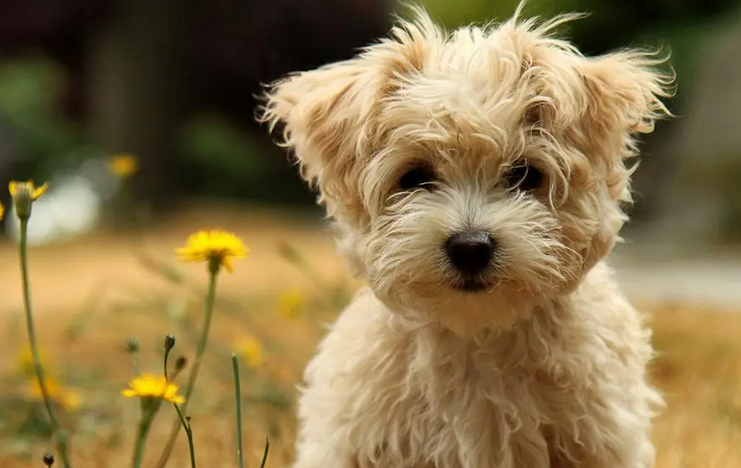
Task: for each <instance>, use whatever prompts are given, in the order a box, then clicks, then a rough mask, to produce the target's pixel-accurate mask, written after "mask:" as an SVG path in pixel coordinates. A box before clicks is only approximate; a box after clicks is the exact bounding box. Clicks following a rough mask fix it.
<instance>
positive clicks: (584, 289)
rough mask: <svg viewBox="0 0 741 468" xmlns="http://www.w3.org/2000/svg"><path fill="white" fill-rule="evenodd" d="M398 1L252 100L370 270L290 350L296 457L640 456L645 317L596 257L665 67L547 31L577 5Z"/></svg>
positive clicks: (618, 461)
mask: <svg viewBox="0 0 741 468" xmlns="http://www.w3.org/2000/svg"><path fill="white" fill-rule="evenodd" d="M415 12H416V13H415V17H414V19H412V20H411V21H399V23H398V25H397V26H395V27H394V28H393V30H392V31H391V34H390V35H389V37H388V38H387V39H383V40H381V41H379V42H378V43H376V44H373V45H371V46H369V47H367V48H366V49H365V50H363V51H362V53H360V54H359V55H358V56H356V57H355V58H353V59H351V60H347V61H344V62H339V63H335V64H331V65H328V66H325V67H322V68H319V69H316V70H311V71H305V72H301V73H296V74H293V75H291V76H288V77H286V78H285V79H282V80H280V81H278V82H276V83H274V84H273V85H272V86H271V87H270V88H269V89H268V91H267V93H266V96H265V97H266V100H265V106H264V108H263V109H262V112H261V115H260V119H261V120H262V121H263V122H266V123H267V124H268V125H269V126H270V128H271V130H274V129H277V128H280V130H281V132H282V136H283V138H282V144H283V145H285V146H286V147H288V148H290V149H291V150H292V151H293V152H294V154H295V156H296V158H297V161H298V163H299V166H300V171H301V175H302V176H303V177H304V178H305V179H306V180H307V181H308V182H309V183H310V184H312V185H313V186H315V187H317V188H318V190H319V202H320V203H321V204H323V205H324V206H325V207H326V210H327V213H328V216H329V217H330V218H331V220H332V221H333V223H334V225H335V226H336V228H337V234H338V243H339V247H340V252H341V253H342V254H343V256H344V257H345V258H347V259H348V260H349V263H350V265H351V266H352V268H353V270H354V272H355V273H356V274H357V275H358V276H360V277H362V278H364V279H366V280H367V281H368V288H367V289H365V290H364V291H362V292H361V293H360V294H359V295H358V296H357V297H356V298H355V300H354V301H353V302H352V304H351V305H350V306H349V307H348V308H347V309H346V310H345V311H344V312H343V314H342V316H341V317H340V319H339V320H338V322H337V323H336V324H335V325H334V327H333V328H332V330H331V332H330V333H329V335H328V336H327V338H326V339H325V340H324V341H323V343H322V344H321V346H320V349H319V352H318V354H317V355H316V357H315V358H314V359H313V360H312V362H311V363H310V365H309V367H308V369H307V373H306V383H305V387H304V390H303V396H302V399H301V404H300V414H299V416H300V419H301V423H302V425H301V431H300V437H299V441H298V460H297V464H296V466H297V468H319V467H322V468H325V467H348V468H349V467H379V468H385V467H390V466H397V467H420V468H422V467H425V468H426V467H437V468H453V467H461V468H464V467H465V468H479V467H481V468H483V467H493V466H496V467H499V468H514V467H527V468H530V467H533V468H539V467H544V468H545V467H590V468H608V467H609V468H636V467H643V468H647V467H649V466H651V465H652V463H653V458H654V452H653V447H652V445H651V442H650V440H649V426H650V418H651V417H652V416H653V414H654V412H655V410H656V409H658V408H659V407H660V406H661V398H660V396H659V395H658V394H657V393H656V392H655V391H654V390H653V389H652V388H651V387H650V386H649V385H648V383H647V382H646V377H645V366H646V364H647V362H648V361H649V360H650V359H651V357H652V351H651V346H650V344H649V332H648V331H647V330H646V329H645V327H644V325H643V323H642V320H641V316H640V314H639V313H638V312H637V311H635V310H634V309H633V308H632V307H631V306H630V305H629V304H628V302H627V301H626V300H625V299H624V298H623V296H622V295H621V293H620V291H619V290H618V289H617V287H616V286H615V282H614V280H613V279H612V277H611V272H610V270H609V268H608V267H607V266H605V264H604V261H603V259H604V258H605V257H606V256H607V254H608V253H609V252H610V250H611V249H612V247H613V245H614V243H615V242H616V241H617V240H618V233H619V231H620V228H621V227H622V225H623V223H624V222H625V220H626V216H625V214H624V213H623V211H622V210H621V206H622V205H623V204H625V203H629V202H630V201H631V196H630V190H629V188H630V187H629V179H630V174H631V171H632V169H631V168H630V167H628V165H627V163H626V161H627V160H628V159H630V158H632V157H634V156H635V155H636V154H637V146H636V139H635V137H636V135H638V134H640V133H647V132H650V131H652V129H653V125H654V122H655V121H656V120H658V119H660V118H663V117H665V116H668V115H669V112H668V110H667V108H666V107H665V105H664V103H663V101H662V100H663V99H664V98H666V97H668V96H669V95H670V93H671V90H670V85H671V84H672V81H673V77H672V76H671V75H670V74H668V73H665V72H663V71H661V66H662V65H663V63H664V60H663V59H662V58H660V57H659V56H658V55H657V54H655V53H652V52H646V51H640V50H623V51H620V52H615V53H612V54H608V55H605V56H600V57H584V56H583V55H582V54H581V53H580V52H579V51H578V50H577V49H576V48H575V47H574V46H573V45H572V44H570V43H569V42H567V41H565V40H563V39H560V38H558V37H557V36H556V35H555V33H554V31H555V30H556V29H557V28H558V27H559V26H560V25H562V24H563V23H565V22H568V21H571V20H574V19H576V18H577V17H579V15H562V16H559V17H556V18H554V19H552V20H549V21H544V22H538V21H536V20H533V19H523V18H522V11H521V8H518V11H517V13H516V14H515V16H514V17H513V18H512V19H510V20H508V21H505V22H503V23H501V24H493V25H490V26H486V27H476V26H470V27H464V28H461V29H457V30H455V31H450V32H449V31H445V30H443V29H442V28H440V27H438V26H437V25H435V24H434V23H433V21H432V20H431V19H430V18H429V17H428V16H427V15H426V13H424V11H423V10H421V9H416V10H415ZM471 232H473V233H484V234H483V235H484V236H485V238H486V239H489V240H488V241H487V242H489V244H487V245H489V246H490V247H491V249H492V250H493V255H492V259H491V260H490V261H489V262H488V263H487V265H486V266H485V267H483V268H481V269H478V270H476V271H475V272H474V271H463V270H461V267H460V266H459V265H458V266H456V265H457V264H456V262H455V261H453V257H452V256H451V255H452V254H451V251H450V249H449V248H448V247H446V245H449V244H448V243H449V241H450V239H451V238H452V237H453V236H454V235H456V234H457V233H471Z"/></svg>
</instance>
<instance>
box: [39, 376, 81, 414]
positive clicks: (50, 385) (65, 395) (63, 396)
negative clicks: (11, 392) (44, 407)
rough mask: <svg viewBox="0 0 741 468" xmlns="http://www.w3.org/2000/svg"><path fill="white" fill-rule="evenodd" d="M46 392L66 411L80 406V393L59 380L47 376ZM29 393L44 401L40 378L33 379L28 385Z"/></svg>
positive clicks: (45, 381) (45, 382)
mask: <svg viewBox="0 0 741 468" xmlns="http://www.w3.org/2000/svg"><path fill="white" fill-rule="evenodd" d="M44 384H45V386H46V392H47V393H48V395H49V398H50V399H51V400H52V401H53V402H54V403H56V404H57V405H59V406H60V407H61V408H63V409H64V410H66V411H74V410H76V409H78V408H79V407H80V402H81V398H80V394H79V393H78V392H77V391H75V390H71V389H68V388H64V387H63V386H62V385H61V384H60V383H59V382H58V381H57V380H55V379H51V378H48V377H47V378H46V379H45V380H44ZM28 394H29V395H30V396H31V397H33V398H34V399H36V400H38V401H43V398H44V397H43V394H42V393H41V385H39V381H38V379H35V378H34V379H32V380H31V381H30V382H29V385H28Z"/></svg>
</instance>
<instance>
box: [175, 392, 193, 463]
mask: <svg viewBox="0 0 741 468" xmlns="http://www.w3.org/2000/svg"><path fill="white" fill-rule="evenodd" d="M172 406H174V407H175V411H177V413H178V419H180V425H181V426H183V429H185V435H186V436H188V451H189V452H190V466H191V468H196V449H195V446H194V445H193V429H192V428H191V427H190V423H189V422H187V421H186V420H185V418H184V417H183V412H182V411H180V407H179V406H178V405H176V404H173V405H172Z"/></svg>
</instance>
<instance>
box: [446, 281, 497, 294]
mask: <svg viewBox="0 0 741 468" xmlns="http://www.w3.org/2000/svg"><path fill="white" fill-rule="evenodd" d="M490 287H491V284H490V283H488V282H485V281H479V280H475V279H465V280H463V281H462V282H460V283H456V285H455V289H457V290H458V291H464V292H479V291H483V290H485V289H489V288H490Z"/></svg>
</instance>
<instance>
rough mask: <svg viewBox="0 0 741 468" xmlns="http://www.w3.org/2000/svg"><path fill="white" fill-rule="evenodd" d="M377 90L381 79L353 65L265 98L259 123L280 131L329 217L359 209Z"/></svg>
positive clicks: (311, 75)
mask: <svg viewBox="0 0 741 468" xmlns="http://www.w3.org/2000/svg"><path fill="white" fill-rule="evenodd" d="M378 88H379V83H378V76H377V73H376V72H375V71H374V70H373V69H372V68H371V67H369V66H367V65H366V64H365V63H363V62H362V61H360V60H357V59H352V60H348V61H344V62H339V63H336V64H332V65H328V66H325V67H322V68H318V69H316V70H311V71H306V72H302V73H298V74H294V75H292V76H289V77H287V78H285V79H283V80H280V81H278V82H276V83H275V84H273V85H272V86H271V88H270V89H269V90H268V92H267V93H266V95H265V101H266V102H265V105H264V107H263V108H262V109H261V111H260V114H259V116H258V120H260V121H262V122H265V123H268V124H269V126H270V129H271V130H273V129H275V128H276V127H280V128H281V130H282V134H283V141H282V145H283V146H285V147H287V148H289V149H291V150H292V151H293V153H294V155H295V157H296V159H297V160H298V163H299V167H300V171H301V176H302V177H303V178H304V179H305V180H306V181H307V182H309V183H310V184H311V185H312V186H316V187H318V188H319V193H320V194H319V201H320V203H323V204H325V205H326V208H327V211H328V213H329V215H330V216H334V215H335V214H336V211H337V210H338V209H339V210H341V211H345V212H353V211H356V210H354V209H353V208H354V207H357V206H358V203H359V200H358V199H357V198H358V178H359V170H360V167H359V166H360V165H359V164H357V161H358V160H359V159H361V158H363V155H364V153H367V151H368V146H369V145H368V143H369V142H368V140H369V135H370V134H371V120H372V116H373V114H374V112H375V109H376V107H377V105H378V103H379V98H380V96H379V95H378V93H377V92H376V90H377V89H378ZM343 207H344V208H347V209H345V210H343Z"/></svg>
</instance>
